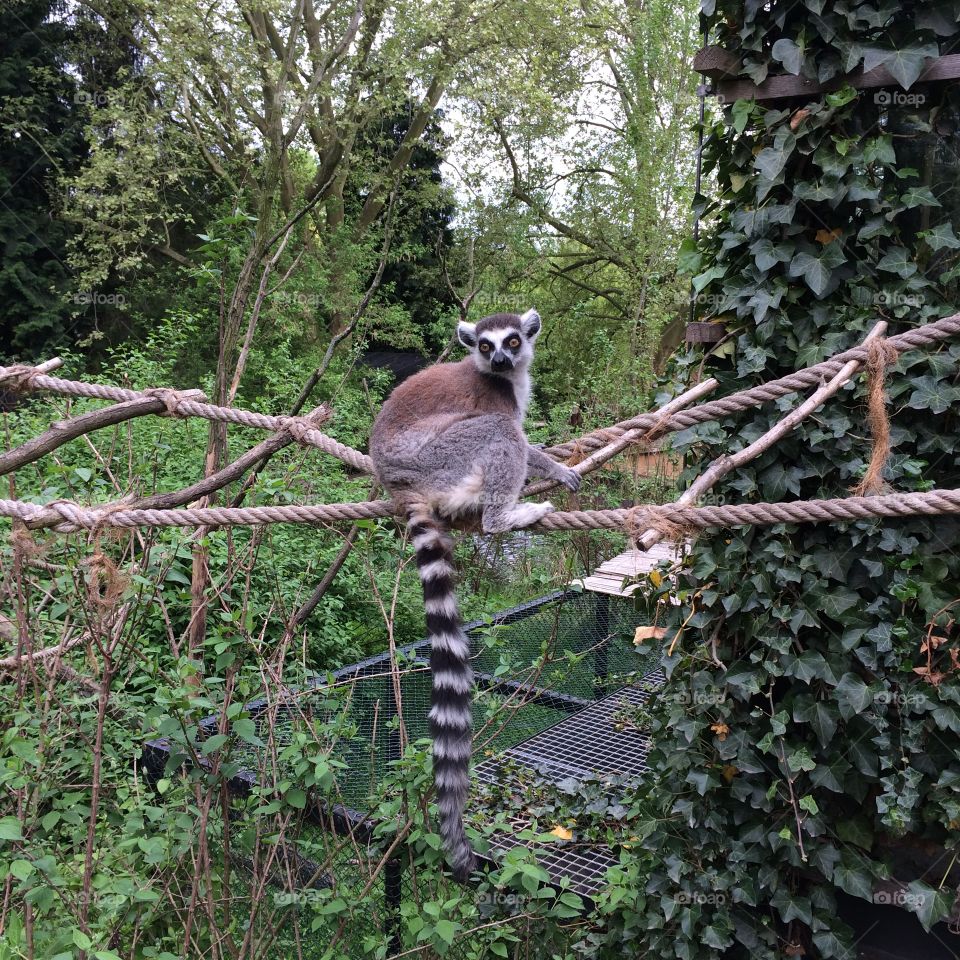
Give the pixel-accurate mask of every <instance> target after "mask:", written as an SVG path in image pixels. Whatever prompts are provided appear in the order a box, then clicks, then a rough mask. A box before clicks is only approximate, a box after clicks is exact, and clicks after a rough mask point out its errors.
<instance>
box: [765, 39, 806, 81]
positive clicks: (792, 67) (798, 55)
mask: <svg viewBox="0 0 960 960" xmlns="http://www.w3.org/2000/svg"><path fill="white" fill-rule="evenodd" d="M771 53H772V54H773V59H774V60H777V61H778V62H780V63H782V64H783V69H784V70H786V71H787V73H792V74H793V75H794V76H799V75H800V68H801V67H802V66H803V57H804V49H803V47H801V46H798V45H797V44H796V43H795V42H794V41H793V40H789V39H787V38H786V37H784V38H783V39H781V40H778V41H777V42H776V43H775V44H774V45H773V50H772V51H771Z"/></svg>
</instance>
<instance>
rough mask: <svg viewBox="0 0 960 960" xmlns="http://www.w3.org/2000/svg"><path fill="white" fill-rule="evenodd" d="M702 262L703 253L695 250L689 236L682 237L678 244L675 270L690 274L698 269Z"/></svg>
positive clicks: (686, 274)
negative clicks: (681, 241)
mask: <svg viewBox="0 0 960 960" xmlns="http://www.w3.org/2000/svg"><path fill="white" fill-rule="evenodd" d="M702 262H703V254H701V253H700V251H699V250H697V247H696V244H694V242H693V239H692V238H691V237H684V240H683V243H681V244H680V250H679V252H678V253H677V272H678V273H681V274H683V275H685V276H690V275H693V274H695V273H697V272H698V271H699V270H700V265H701V263H702Z"/></svg>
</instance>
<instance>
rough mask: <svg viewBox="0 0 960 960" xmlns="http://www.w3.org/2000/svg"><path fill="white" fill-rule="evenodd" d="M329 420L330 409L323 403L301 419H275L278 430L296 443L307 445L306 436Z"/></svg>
mask: <svg viewBox="0 0 960 960" xmlns="http://www.w3.org/2000/svg"><path fill="white" fill-rule="evenodd" d="M329 419H330V407H328V406H327V405H326V404H325V403H322V404H320V406H319V407H316V408H315V409H313V410H311V411H310V412H309V413H308V414H306V415H304V416H302V417H277V420H279V421H280V429H281V430H283V431H285V432H286V433H289V434H290V436H291V437H293V439H294V440H296V441H297V443H307V442H308V438H307V435H308V434H309V433H310V432H311V431H313V430H316V429H317V428H318V427H319V426H320V425H321V424H322V423H326V421H327V420H329Z"/></svg>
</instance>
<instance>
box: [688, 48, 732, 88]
mask: <svg viewBox="0 0 960 960" xmlns="http://www.w3.org/2000/svg"><path fill="white" fill-rule="evenodd" d="M693 69H694V70H696V71H697V73H702V74H703V75H704V76H705V77H709V78H710V79H711V80H729V79H730V78H731V77H739V76H740V70H741V64H740V58H739V57H737V56H736V54H733V53H731V52H730V51H729V50H725V49H724V48H723V47H716V46H713V47H704V48H703V49H702V50H698V51H697V52H696V54H695V55H694V57H693Z"/></svg>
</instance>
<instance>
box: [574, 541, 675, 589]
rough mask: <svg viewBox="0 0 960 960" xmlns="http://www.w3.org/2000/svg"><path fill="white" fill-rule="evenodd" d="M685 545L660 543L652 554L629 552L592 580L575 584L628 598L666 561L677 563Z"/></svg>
mask: <svg viewBox="0 0 960 960" xmlns="http://www.w3.org/2000/svg"><path fill="white" fill-rule="evenodd" d="M685 550H686V544H685V543H681V544H676V543H666V542H664V543H657V544H655V545H654V546H652V547H651V548H650V549H649V550H628V551H627V552H626V553H621V554H620V555H619V556H616V557H611V558H610V559H609V560H607V561H606V562H604V563H601V564H600V566H599V567H597V569H596V570H594V572H593V573H592V574H591V575H590V576H589V577H584V578H583V579H582V580H575V581H574V583H575V584H579V585H580V586H582V587H583V589H584V590H592V591H593V592H594V593H606V594H609V595H610V596H613V597H629V596H630V595H631V594H632V593H633V592H634V591H635V590H636V589H637V587H638V586H639V584H638V583H634V582H633V581H635V580H637V578H638V577H644V576H646V575H647V574H648V573H650V571H651V570H654V569H655V568H657V567H659V566H660V564H662V563H663V562H664V561H667V562H668V563H677V562H679V561H680V559H681V558H682V557H683V554H684V551H685Z"/></svg>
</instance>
